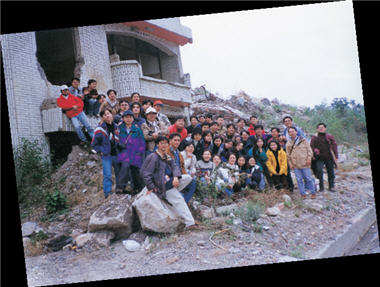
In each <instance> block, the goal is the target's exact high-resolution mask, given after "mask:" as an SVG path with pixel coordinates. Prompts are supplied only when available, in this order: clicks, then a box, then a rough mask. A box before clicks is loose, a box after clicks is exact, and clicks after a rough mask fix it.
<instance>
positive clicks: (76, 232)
mask: <svg viewBox="0 0 380 287" xmlns="http://www.w3.org/2000/svg"><path fill="white" fill-rule="evenodd" d="M82 233H83V230H81V229H73V231H72V232H71V234H70V236H71V237H72V238H73V239H74V240H75V239H76V237H77V236H79V235H81V234H82Z"/></svg>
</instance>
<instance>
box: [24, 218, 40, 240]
mask: <svg viewBox="0 0 380 287" xmlns="http://www.w3.org/2000/svg"><path fill="white" fill-rule="evenodd" d="M37 227H38V225H37V223H36V222H32V221H28V222H25V223H24V224H23V225H22V226H21V232H22V236H23V237H28V236H31V235H32V234H33V233H34V232H35V231H36V229H37Z"/></svg>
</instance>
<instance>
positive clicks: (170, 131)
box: [169, 124, 187, 141]
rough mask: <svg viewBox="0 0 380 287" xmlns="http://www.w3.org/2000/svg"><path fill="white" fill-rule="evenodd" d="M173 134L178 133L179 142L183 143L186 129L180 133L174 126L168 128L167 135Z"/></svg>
mask: <svg viewBox="0 0 380 287" xmlns="http://www.w3.org/2000/svg"><path fill="white" fill-rule="evenodd" d="M173 133H179V134H180V135H181V141H183V140H184V139H185V138H186V137H187V130H186V128H183V129H182V131H181V132H178V130H177V126H176V125H175V124H174V125H171V126H170V127H169V135H170V134H173Z"/></svg>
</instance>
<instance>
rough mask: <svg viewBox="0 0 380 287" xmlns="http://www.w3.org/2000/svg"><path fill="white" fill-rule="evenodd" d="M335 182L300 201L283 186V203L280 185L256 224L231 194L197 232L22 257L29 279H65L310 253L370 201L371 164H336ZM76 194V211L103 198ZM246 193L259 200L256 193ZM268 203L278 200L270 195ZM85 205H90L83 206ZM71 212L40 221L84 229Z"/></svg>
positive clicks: (290, 258)
mask: <svg viewBox="0 0 380 287" xmlns="http://www.w3.org/2000/svg"><path fill="white" fill-rule="evenodd" d="M336 182H337V184H336V187H337V192H335V193H331V192H328V191H325V192H323V193H318V196H317V199H315V200H311V199H306V200H304V201H302V200H301V199H300V197H299V194H298V190H297V189H296V190H295V192H294V193H293V194H290V193H287V194H288V195H289V196H290V198H291V201H287V202H286V203H282V204H281V202H283V194H285V192H282V193H281V194H279V196H277V201H278V202H277V207H278V208H279V209H280V212H279V214H278V215H272V216H269V215H267V214H266V213H267V212H266V213H264V214H262V215H261V217H260V218H259V219H258V220H257V222H256V223H255V224H247V223H246V222H242V221H241V220H240V219H239V218H238V217H237V216H236V215H235V214H236V213H237V212H235V210H236V206H243V205H244V203H245V202H246V197H240V198H236V199H235V200H234V204H235V205H231V204H229V205H227V206H230V207H231V208H230V209H229V211H227V212H226V211H224V212H219V213H217V214H216V216H214V217H213V218H210V219H204V220H203V221H202V222H201V224H202V226H203V227H204V230H202V231H192V232H189V231H186V232H181V233H178V234H173V235H158V234H145V233H141V232H139V233H134V234H132V235H131V236H130V238H129V239H133V240H134V241H135V242H138V243H139V245H137V248H135V249H130V248H129V250H133V251H128V250H127V248H126V246H125V245H124V244H123V241H124V240H117V241H115V242H113V243H112V244H111V245H109V246H106V247H100V246H99V245H96V244H90V243H89V244H84V245H83V247H81V248H77V249H76V250H75V251H74V250H71V249H69V248H65V250H60V251H58V252H50V253H46V254H42V255H39V256H26V258H25V261H26V268H27V278H28V283H29V286H38V285H51V284H63V283H72V282H84V281H94V280H105V279H112V278H126V277H139V276H147V275H155V274H169V273H176V272H187V271H195V270H209V269H217V268H226V267H236V266H247V265H259V264H269V263H276V262H288V261H293V260H305V259H310V258H313V254H315V252H316V251H318V250H319V249H320V248H321V247H322V246H324V244H326V243H327V242H329V241H331V240H334V238H337V236H338V235H339V234H340V232H342V230H343V229H344V227H345V226H347V225H349V224H350V220H351V219H352V218H353V217H354V216H355V215H356V214H358V213H359V212H360V211H361V210H363V209H365V208H367V207H371V206H374V204H375V203H374V194H373V186H372V177H371V169H370V166H363V167H359V168H357V169H355V170H352V171H346V172H344V171H338V172H337V178H336ZM76 193H78V194H81V195H82V194H83V195H84V196H85V197H87V198H88V200H81V201H80V202H81V203H82V205H79V206H77V208H79V209H80V212H81V214H88V215H90V214H91V212H93V211H94V208H95V207H96V205H100V204H101V202H102V201H103V198H102V194H101V193H100V192H94V193H92V192H91V189H90V191H89V192H88V193H87V191H86V192H83V190H80V189H79V190H77V191H76ZM269 193H270V192H269ZM246 195H247V194H246ZM113 196H114V197H115V198H117V196H118V195H113ZM249 196H262V198H263V199H264V196H263V195H260V194H255V193H249V194H248V195H247V197H249ZM90 198H92V200H90ZM275 198H276V197H275ZM93 201H96V202H98V204H94V203H92V202H93ZM230 203H231V202H230ZM267 204H269V205H270V206H269V205H267V207H272V206H273V205H276V204H275V202H274V201H273V198H271V201H268V203H267ZM232 207H235V209H233V208H232ZM86 208H87V209H88V210H91V212H90V211H88V213H86V211H85V210H86ZM75 214H76V211H75V210H73V211H71V212H70V213H69V214H66V215H64V216H62V217H61V218H60V219H57V220H56V221H53V222H51V223H49V224H47V223H46V224H44V223H42V222H38V224H39V225H40V226H42V228H44V229H47V230H49V232H53V230H56V231H55V232H56V233H59V232H62V231H63V230H64V231H66V233H68V232H69V231H70V232H72V230H73V229H74V228H77V229H78V228H82V231H86V228H87V227H86V224H88V218H89V217H87V218H85V216H81V218H79V217H78V218H76V215H75ZM86 216H87V215H86ZM86 219H87V220H86ZM69 234H70V233H69ZM373 236H376V235H373ZM373 238H375V237H373ZM375 240H376V239H375ZM377 240H378V237H377ZM124 243H125V242H124Z"/></svg>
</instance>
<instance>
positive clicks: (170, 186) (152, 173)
mask: <svg viewBox="0 0 380 287" xmlns="http://www.w3.org/2000/svg"><path fill="white" fill-rule="evenodd" d="M156 145H157V150H156V151H155V152H153V153H151V154H150V155H148V157H147V158H146V159H145V161H144V163H143V165H142V167H141V170H140V174H141V177H142V178H143V180H144V182H145V184H146V187H145V188H144V189H143V190H142V192H143V193H145V196H148V195H149V194H150V193H151V192H154V193H155V195H157V197H158V198H160V199H161V200H164V201H166V202H167V203H168V204H170V205H172V207H173V208H174V209H175V211H176V212H177V214H178V215H179V216H180V217H182V218H183V219H184V222H185V229H186V230H196V229H199V226H198V225H196V224H195V221H194V217H193V216H192V214H191V212H190V210H189V207H188V206H187V204H186V202H185V200H184V198H183V196H182V195H181V193H180V191H181V190H183V189H184V188H185V187H186V186H187V185H188V184H189V183H190V182H191V180H192V178H191V176H190V175H188V174H184V175H182V173H181V170H180V168H179V167H178V166H177V165H176V163H175V159H173V158H172V157H170V156H169V155H168V154H167V153H166V151H167V149H168V147H169V139H168V138H167V137H165V136H159V137H157V139H156Z"/></svg>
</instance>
